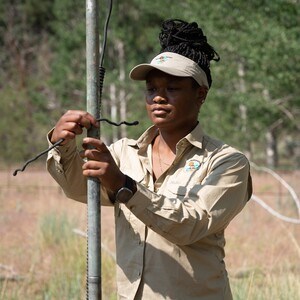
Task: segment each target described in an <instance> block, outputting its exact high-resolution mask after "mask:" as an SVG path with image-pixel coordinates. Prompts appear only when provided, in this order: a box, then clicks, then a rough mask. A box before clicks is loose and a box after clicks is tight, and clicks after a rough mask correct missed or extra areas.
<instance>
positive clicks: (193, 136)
mask: <svg viewBox="0 0 300 300" xmlns="http://www.w3.org/2000/svg"><path fill="white" fill-rule="evenodd" d="M157 135H158V129H157V128H156V127H155V126H154V125H152V126H151V127H149V128H148V129H147V130H146V131H145V132H144V133H143V134H142V135H141V136H140V137H139V138H138V140H136V141H133V140H132V143H130V145H131V146H138V147H139V148H140V149H141V148H145V147H147V146H148V145H149V144H151V143H152V141H153V139H154V138H155V137H156V136H157ZM203 137H204V132H203V130H202V127H201V125H200V123H199V122H198V124H197V126H196V127H195V128H194V129H193V130H192V131H191V132H190V133H189V134H187V135H186V136H185V137H184V138H183V139H182V140H186V141H188V142H189V143H190V144H192V145H193V146H195V147H197V148H200V149H202V147H203Z"/></svg>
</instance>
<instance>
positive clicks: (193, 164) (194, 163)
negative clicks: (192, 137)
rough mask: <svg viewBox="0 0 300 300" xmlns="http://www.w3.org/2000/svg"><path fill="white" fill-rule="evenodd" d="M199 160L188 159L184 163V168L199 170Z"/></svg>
mask: <svg viewBox="0 0 300 300" xmlns="http://www.w3.org/2000/svg"><path fill="white" fill-rule="evenodd" d="M200 165H201V164H200V161H198V160H196V159H191V160H188V161H187V163H186V165H185V170H186V171H187V172H188V171H194V170H199V169H200Z"/></svg>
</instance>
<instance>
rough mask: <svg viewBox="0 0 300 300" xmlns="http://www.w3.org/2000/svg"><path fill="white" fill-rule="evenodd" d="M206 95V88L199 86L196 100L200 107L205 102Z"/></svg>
mask: <svg viewBox="0 0 300 300" xmlns="http://www.w3.org/2000/svg"><path fill="white" fill-rule="evenodd" d="M207 93H208V88H207V87H206V86H200V87H199V88H198V99H199V103H200V105H202V104H203V103H204V102H205V99H206V96H207Z"/></svg>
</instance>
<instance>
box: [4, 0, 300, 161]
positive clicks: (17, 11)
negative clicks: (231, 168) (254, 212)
mask: <svg viewBox="0 0 300 300" xmlns="http://www.w3.org/2000/svg"><path fill="white" fill-rule="evenodd" d="M99 9H100V20H99V23H100V34H101V39H102V35H103V34H102V28H103V27H104V22H105V18H106V13H107V8H106V2H105V1H103V2H102V1H100V5H99ZM167 18H180V19H185V20H187V21H197V22H198V24H199V25H200V26H201V27H202V28H203V30H204V33H205V34H206V35H207V37H208V41H209V43H211V44H212V45H213V46H214V47H215V49H216V50H217V52H218V53H219V54H220V56H221V61H220V62H218V63H215V62H213V63H212V65H211V69H212V76H213V86H212V89H211V91H210V92H209V95H208V98H207V101H206V104H205V106H204V107H203V109H202V112H201V114H200V120H201V123H202V124H203V126H204V129H205V131H206V132H207V133H209V134H211V135H214V136H216V137H218V138H220V139H223V140H225V141H226V142H228V143H230V144H233V145H235V146H236V147H238V148H240V149H241V150H247V151H249V152H251V151H253V152H254V153H255V152H256V151H255V149H262V148H264V144H265V142H264V136H265V134H266V133H267V132H268V131H270V130H272V131H273V133H274V134H276V136H277V137H278V138H279V139H280V138H281V140H283V138H284V137H285V136H289V137H291V138H293V137H295V136H296V134H297V132H298V130H299V124H298V122H297V120H298V119H299V106H300V101H299V97H298V95H299V92H300V91H299V81H300V80H299V79H300V78H299V74H300V67H299V66H300V55H299V53H300V49H299V48H300V46H299V42H298V41H299V38H300V25H299V9H298V3H297V1H282V0H274V1H272V2H270V1H265V0H255V1H250V2H249V1H246V2H245V1H238V0H230V1H228V0H226V1H225V0H220V1H218V2H214V1H209V0H203V1H201V3H200V2H199V1H196V0H186V1H181V2H176V3H175V2H174V1H171V0H166V1H164V2H161V1H151V2H149V1H140V0H125V1H114V6H113V12H112V16H111V21H110V25H109V35H108V44H107V51H106V54H105V60H104V67H105V68H106V77H105V81H104V91H103V106H102V113H103V114H104V115H105V117H109V116H110V113H111V112H110V109H111V106H112V104H111V91H110V86H111V85H112V84H115V86H116V89H117V91H118V92H117V95H116V96H117V98H118V99H119V100H120V101H121V102H123V103H126V107H127V112H126V119H128V120H135V119H139V121H140V123H141V125H140V126H139V127H135V128H128V130H127V135H128V136H129V135H130V136H133V137H137V136H138V135H139V134H140V133H141V132H142V131H143V130H144V129H145V128H146V127H147V126H148V125H149V122H148V120H147V116H146V114H145V112H144V101H143V87H142V85H141V84H139V83H138V84H137V83H136V82H132V81H131V80H130V79H128V76H127V74H128V73H129V71H130V69H131V68H132V67H133V66H134V65H136V64H138V63H141V62H144V61H149V60H150V59H151V57H153V55H155V54H157V52H158V51H159V50H160V45H159V43H158V32H159V27H160V24H161V22H162V21H163V20H164V19H167ZM0 48H1V49H0V65H1V69H0V92H1V104H2V109H1V127H0V128H1V129H0V138H1V140H2V141H5V146H4V147H5V151H4V153H3V156H2V157H3V160H8V159H9V160H11V161H17V160H21V159H26V158H29V157H31V156H32V154H33V153H35V152H38V151H36V150H37V149H43V148H44V145H45V144H46V143H45V142H44V141H43V140H44V136H45V134H46V133H47V131H48V129H50V128H51V127H52V126H54V125H55V122H56V121H57V119H58V118H59V116H60V115H61V114H62V113H63V112H64V111H65V110H67V109H85V106H86V104H85V95H86V91H85V80H86V78H85V77H86V70H85V69H86V67H85V5H84V3H83V2H82V1H80V0H76V1H74V0H73V1H71V0H54V1H50V0H46V1H38V0H27V1H10V2H7V1H6V2H5V1H4V2H1V3H0ZM120 49H123V50H122V51H123V54H121V52H120V51H121V50H120ZM122 55H123V58H122ZM122 74H126V76H125V78H124V77H122V76H123V75H122ZM117 110H118V114H117V116H116V117H117V118H119V119H120V118H123V116H122V115H121V108H120V103H118V104H117ZM241 111H243V114H242V113H241ZM220 124H222V125H221V126H220ZM16 125H17V126H16ZM102 134H103V136H104V137H105V138H106V139H107V140H108V141H111V140H112V134H113V129H111V128H107V130H105V132H103V133H102ZM118 135H119V137H120V132H119V133H118ZM16 141H18V143H17V142H16ZM12 147H13V149H15V151H13V152H12V151H11V149H12ZM254 158H255V157H254Z"/></svg>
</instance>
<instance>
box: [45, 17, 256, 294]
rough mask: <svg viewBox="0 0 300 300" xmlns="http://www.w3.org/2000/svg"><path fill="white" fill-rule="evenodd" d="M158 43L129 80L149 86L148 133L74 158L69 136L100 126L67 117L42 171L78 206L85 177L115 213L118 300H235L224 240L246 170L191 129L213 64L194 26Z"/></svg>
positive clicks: (246, 195) (245, 189)
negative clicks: (96, 182)
mask: <svg viewBox="0 0 300 300" xmlns="http://www.w3.org/2000/svg"><path fill="white" fill-rule="evenodd" d="M159 37H160V43H161V45H162V51H161V53H160V54H159V55H157V56H156V57H155V58H154V59H153V60H152V61H151V63H150V64H142V65H138V66H136V67H135V68H134V69H133V70H132V71H131V73H130V77H131V78H132V79H134V80H145V81H146V109H147V112H148V115H149V118H150V120H151V121H152V123H153V126H151V127H150V128H149V129H148V130H146V132H144V134H143V135H142V136H141V137H140V138H139V139H138V140H131V139H127V138H125V139H122V140H120V141H118V142H116V143H114V144H112V145H111V146H110V147H107V146H106V145H105V144H104V143H103V142H102V141H101V140H97V139H94V138H88V137H87V138H84V140H83V148H84V150H83V151H81V153H80V156H79V154H78V152H77V151H76V144H75V141H74V139H75V136H76V135H78V134H81V133H82V128H83V127H85V128H89V127H90V126H98V124H97V122H96V120H95V119H94V117H93V116H91V115H90V114H88V113H86V112H83V111H69V112H67V113H66V114H65V115H63V116H62V117H61V119H60V120H59V121H58V123H57V124H56V126H55V128H54V129H53V130H52V131H51V132H50V134H49V140H50V141H51V143H54V142H56V141H57V140H59V139H60V138H64V139H65V142H64V145H63V146H61V147H59V148H58V149H54V150H53V151H52V152H51V153H50V155H49V157H48V170H49V172H50V173H51V174H52V176H53V177H54V178H55V180H57V182H58V183H59V184H60V185H61V186H62V188H63V189H64V191H65V193H66V195H67V196H68V197H70V198H72V199H75V200H78V201H82V202H85V201H86V177H87V176H92V177H96V178H98V179H99V180H100V181H101V187H102V193H101V201H102V205H114V208H115V224H116V249H117V286H118V296H119V299H184V300H186V299H232V296H231V292H230V286H229V281H228V277H227V272H226V268H225V264H224V261H223V259H224V256H225V254H224V246H225V239H224V230H225V228H226V227H227V226H228V224H229V222H230V221H231V220H232V219H233V218H234V217H235V216H236V215H237V214H238V213H239V212H240V211H241V210H242V208H243V207H244V206H245V204H246V203H247V201H248V200H249V199H250V197H251V193H252V190H251V177H250V173H249V163H248V160H247V158H246V157H245V156H244V155H243V154H242V153H240V152H239V151H237V150H236V149H234V148H232V147H230V146H228V145H226V144H225V143H223V142H221V141H218V140H216V139H213V138H211V137H209V136H207V135H206V134H205V133H204V132H203V131H202V129H201V126H200V124H199V122H198V114H199V111H200V109H201V107H202V105H203V103H204V101H205V99H206V96H207V93H208V90H209V88H210V86H211V82H212V80H211V75H210V61H211V60H218V59H219V57H218V55H217V53H216V52H215V51H214V49H213V48H212V47H211V46H210V45H209V44H208V43H207V39H206V37H205V36H204V35H203V32H202V30H201V29H200V28H199V27H198V25H197V23H195V22H193V23H187V22H184V21H181V20H167V21H165V22H164V23H163V25H162V31H161V33H160V36H159ZM89 146H93V147H94V149H90V147H89ZM83 158H88V161H86V160H83Z"/></svg>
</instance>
